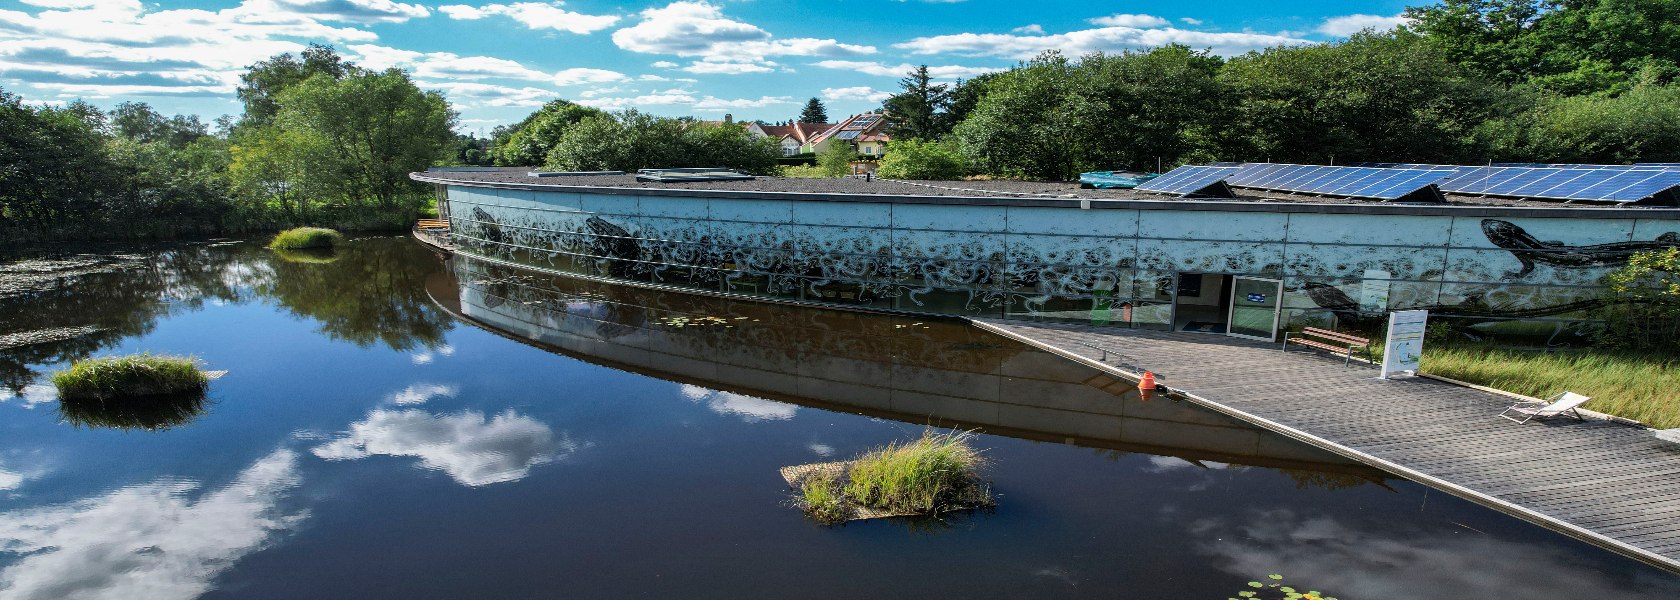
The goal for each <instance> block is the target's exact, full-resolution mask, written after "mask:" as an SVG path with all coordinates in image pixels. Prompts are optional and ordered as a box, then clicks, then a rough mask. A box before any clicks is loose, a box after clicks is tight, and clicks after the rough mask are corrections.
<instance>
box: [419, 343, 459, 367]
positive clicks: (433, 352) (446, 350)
mask: <svg viewBox="0 0 1680 600" xmlns="http://www.w3.org/2000/svg"><path fill="white" fill-rule="evenodd" d="M439 356H442V357H444V358H448V357H451V356H455V347H454V346H451V345H449V344H444V345H441V346H438V347H436V348H428V349H425V350H421V351H419V352H414V353H411V354H409V355H408V360H409V361H410V362H413V363H414V364H417V365H429V364H432V363H433V362H436V361H437V359H438V357H439Z"/></svg>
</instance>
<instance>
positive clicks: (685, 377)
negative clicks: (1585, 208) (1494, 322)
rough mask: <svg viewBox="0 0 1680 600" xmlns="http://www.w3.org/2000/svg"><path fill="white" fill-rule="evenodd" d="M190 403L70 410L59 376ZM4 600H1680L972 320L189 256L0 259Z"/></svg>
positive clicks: (461, 261) (1536, 537) (347, 265)
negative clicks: (817, 514) (812, 513)
mask: <svg viewBox="0 0 1680 600" xmlns="http://www.w3.org/2000/svg"><path fill="white" fill-rule="evenodd" d="M142 351H151V352H160V353H175V354H191V355H193V356H196V357H198V358H199V359H200V360H202V361H203V363H204V364H205V365H206V367H207V368H209V369H218V370H227V371H228V374H227V375H226V376H224V377H222V378H221V379H219V380H217V381H215V382H214V383H213V385H212V388H211V394H210V399H209V402H208V403H206V404H205V405H204V406H202V407H186V408H184V409H181V410H178V411H174V412H167V413H165V414H160V415H157V417H156V420H155V421H154V422H152V424H153V425H155V427H152V428H135V429H113V428H108V427H100V426H96V425H95V423H101V422H105V421H99V420H88V419H85V418H81V417H79V416H78V414H77V413H73V412H69V411H62V410H61V409H60V406H59V403H58V402H57V399H56V398H55V395H54V392H53V389H52V388H51V386H50V384H48V382H47V380H46V376H47V374H49V373H51V372H52V371H53V370H54V369H57V368H60V367H62V366H63V365H64V364H65V362H66V361H68V360H69V359H71V358H74V357H80V356H86V355H89V354H96V355H97V354H110V353H129V352H142ZM0 383H3V389H0V598H8V599H14V598H15V599H34V598H124V599H125V600H128V599H136V598H148V599H149V598H193V597H238V598H308V597H344V596H355V597H365V598H461V597H545V598H547V597H562V598H592V597H623V596H632V595H639V596H651V597H684V598H693V597H700V598H704V597H718V598H741V597H762V596H797V597H813V598H841V597H853V598H855V597H974V598H990V597H1011V598H1017V597H1056V598H1063V597H1102V598H1112V597H1172V598H1226V597H1231V596H1233V595H1235V593H1236V592H1237V591H1240V590H1243V589H1246V587H1245V583H1246V582H1248V581H1251V580H1254V579H1256V578H1261V577H1264V576H1265V575H1266V574H1269V573H1279V574H1282V575H1283V576H1284V577H1285V582H1287V583H1290V584H1294V585H1297V586H1300V587H1302V588H1304V589H1306V588H1310V589H1319V590H1323V591H1325V592H1328V593H1331V594H1333V595H1336V596H1338V597H1340V598H1343V599H1357V598H1443V597H1447V598H1472V597H1480V598H1577V597H1586V596H1606V597H1616V598H1674V597H1680V578H1677V577H1675V576H1673V575H1671V574H1668V573H1665V572H1663V571H1660V570H1657V569H1654V568H1651V567H1647V566H1645V565H1642V564H1640V563H1637V562H1634V561H1631V560H1628V559H1625V558H1622V557H1620V556H1618V555H1615V554H1612V553H1609V552H1607V551H1604V550H1601V549H1598V548H1596V547H1593V546H1590V545H1587V544H1584V543H1580V542H1577V541H1574V540H1572V539H1569V538H1566V537H1563V536H1560V535H1557V534H1554V533H1552V532H1549V531H1547V530H1544V529H1542V528H1540V527H1536V526H1533V525H1530V524H1527V523H1525V522H1522V521H1519V520H1516V519H1513V518H1510V517H1507V516H1504V515H1502V514H1499V513H1496V512H1493V511H1490V510H1487V509H1484V508H1481V507H1479V506H1476V505H1473V504H1470V503H1467V502H1464V501H1461V500H1458V499H1456V498H1453V497H1450V496H1447V495H1445V494H1442V493H1440V492H1436V491H1432V490H1430V489H1428V488H1426V487H1424V486H1421V485H1418V484H1415V483H1412V482H1409V481H1406V480H1402V479H1396V478H1393V477H1390V476H1387V475H1385V474H1383V473H1380V472H1377V471H1373V470H1370V469H1366V468H1363V467H1360V466H1357V465H1354V464H1351V463H1349V462H1347V461H1345V460H1341V459H1338V458H1336V457H1333V456H1329V455H1326V454H1323V453H1320V452H1317V451H1315V450H1312V449H1310V448H1306V447H1303V446H1300V445H1298V444H1294V443H1292V442H1289V441H1287V440H1284V439H1281V438H1277V437H1275V436H1271V435H1269V434H1265V433H1263V432H1261V431H1258V430H1255V429H1253V428H1250V427H1247V426H1244V425H1242V424H1240V423H1237V422H1234V421H1231V420H1229V419H1225V418H1223V417H1220V416H1218V415H1214V414H1211V413H1208V412H1205V411H1201V410H1198V409H1195V408H1193V407H1190V406H1186V405H1182V404H1176V403H1173V402H1171V401H1167V400H1160V399H1156V400H1153V401H1144V400H1143V399H1141V398H1139V397H1138V396H1137V395H1136V392H1135V390H1133V389H1132V388H1131V387H1130V386H1127V385H1125V384H1124V383H1121V382H1117V381H1115V380H1113V379H1111V378H1108V377H1106V376H1103V375H1101V374H1099V373H1097V372H1095V371H1088V370H1085V369H1084V368H1082V367H1077V366H1075V365H1072V364H1070V363H1067V362H1065V361H1060V360H1057V359H1055V358H1054V357H1051V356H1049V355H1046V354H1044V353H1042V352H1039V351H1036V350H1033V349H1030V348H1028V347H1025V346H1022V345H1020V344H1016V343H1014V342H1010V341H1007V340H1004V339H1001V338H997V337H994V336H991V335H988V334H985V333H983V332H979V331H977V330H974V329H973V328H971V327H968V326H966V325H964V324H962V323H960V322H954V321H932V320H927V319H912V318H905V317H898V316H882V315H868V314H861V313H850V312H838V311H827V310H816V309H810V308H798V307H786V306H776V305H770V304H762V303H753V302H739V301H730V300H723V299H715V298H704V297H698V296H691V295H685V294H676V293H664V292H656V291H649V290H639V289H631V288H624V287H615V286H610V285H603V284H597V283H590V282H582V281H577V280H569V279H564V278H553V277H547V276H539V275H534V274H531V273H525V272H520V271H513V270H509V269H505V268H501V267H495V266H491V265H487V264H484V263H480V262H477V261H472V260H469V259H465V258H459V257H457V258H454V259H442V258H440V257H438V256H437V255H435V254H433V253H431V252H430V251H429V250H427V249H425V248H423V247H421V246H420V245H418V244H416V243H415V242H413V241H412V240H410V239H407V238H368V239H359V240H355V241H353V242H352V243H350V244H349V245H348V246H347V247H346V248H344V249H342V250H340V251H338V252H337V253H335V254H331V255H286V256H281V255H277V254H275V253H273V252H271V251H269V250H266V249H263V248H261V247H259V246H257V245H254V244H246V243H221V244H191V245H181V246H172V247H168V248H157V249H146V250H139V251H134V252H131V253H125V254H105V255H100V256H95V257H89V256H80V257H58V258H42V259H36V260H29V261H23V262H15V263H12V264H9V265H5V266H3V267H0ZM930 425H933V426H944V427H965V428H978V429H981V430H983V431H984V432H985V433H984V434H982V435H980V436H979V438H978V439H979V445H980V447H982V448H985V449H986V452H987V454H988V456H989V457H990V458H991V460H992V463H993V466H992V467H991V469H990V470H989V471H988V473H987V476H988V478H989V479H990V480H991V481H992V484H993V489H994V490H995V491H996V493H997V494H998V506H997V507H996V508H995V509H994V510H991V511H987V512H980V513H974V514H967V515H959V516H955V517H949V518H946V519H944V520H942V521H928V520H908V521H907V520H880V521H866V522H853V523H851V524H848V525H845V526H840V527H823V526H819V525H816V524H814V523H812V522H810V521H808V520H807V519H806V518H805V517H804V516H803V515H801V514H800V513H799V512H798V511H797V510H795V509H793V508H790V507H789V506H788V505H787V499H788V490H787V489H786V485H785V483H784V482H783V481H782V480H781V478H780V477H779V475H778V474H777V469H778V468H779V467H782V466H785V465H796V464H803V463H810V462H821V461H827V460H839V459H842V458H845V457H848V456H850V455H853V454H856V453H858V452H860V451H863V450H865V449H867V448H870V447H872V446H876V445H880V444H884V443H886V442H889V441H893V440H903V439H907V438H910V437H913V436H916V435H919V434H920V433H921V432H922V431H923V430H924V429H925V428H927V427H928V426H930Z"/></svg>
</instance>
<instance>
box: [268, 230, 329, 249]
mask: <svg viewBox="0 0 1680 600" xmlns="http://www.w3.org/2000/svg"><path fill="white" fill-rule="evenodd" d="M342 243H344V235H343V234H340V233H339V232H337V231H333V230H331V229H326V228H324V227H298V228H295V229H287V230H285V231H282V232H280V233H279V235H276V236H274V241H271V242H269V243H268V247H270V248H274V249H276V250H303V249H306V248H332V247H334V246H337V245H339V244H342Z"/></svg>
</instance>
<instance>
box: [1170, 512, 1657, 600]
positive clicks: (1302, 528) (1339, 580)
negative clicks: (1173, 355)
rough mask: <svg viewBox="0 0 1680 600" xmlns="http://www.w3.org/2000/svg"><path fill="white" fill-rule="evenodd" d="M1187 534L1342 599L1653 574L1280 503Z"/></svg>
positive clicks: (1539, 593) (1567, 587)
mask: <svg viewBox="0 0 1680 600" xmlns="http://www.w3.org/2000/svg"><path fill="white" fill-rule="evenodd" d="M1191 533H1192V535H1193V536H1194V537H1195V538H1196V539H1197V540H1198V541H1197V542H1196V544H1197V547H1198V549H1199V550H1200V551H1202V552H1204V553H1207V554H1210V555H1213V556H1216V557H1218V558H1217V562H1216V564H1217V565H1218V566H1219V568H1221V569H1223V570H1224V571H1226V572H1228V573H1231V574H1232V575H1237V576H1240V577H1255V576H1258V575H1262V574H1266V573H1282V574H1284V576H1285V577H1286V581H1289V582H1291V583H1292V584H1294V585H1296V586H1298V587H1310V588H1312V589H1318V590H1323V591H1324V592H1326V593H1329V594H1331V595H1334V596H1338V597H1342V598H1523V597H1534V598H1538V597H1545V598H1591V597H1602V598H1624V597H1646V596H1645V595H1644V594H1640V593H1638V592H1640V591H1641V590H1653V589H1658V587H1657V586H1656V585H1655V584H1657V583H1658V582H1656V581H1655V580H1654V576H1653V575H1646V574H1644V573H1641V575H1640V576H1638V577H1635V578H1634V579H1633V580H1628V579H1626V578H1625V577H1622V576H1619V575H1618V576H1611V575H1607V574H1603V573H1599V572H1595V571H1593V570H1591V569H1589V568H1583V567H1582V566H1581V564H1580V562H1581V561H1580V560H1579V559H1578V558H1576V557H1575V556H1573V555H1574V554H1575V553H1577V552H1579V551H1580V550H1581V548H1579V547H1576V548H1570V547H1569V546H1568V545H1557V546H1541V545H1536V544H1526V543H1517V542H1512V541H1506V540H1501V539H1498V538H1495V537H1492V536H1489V535H1484V534H1481V533H1477V532H1473V531H1469V530H1466V531H1464V532H1462V533H1458V534H1448V533H1443V532H1421V531H1417V530H1413V529H1408V528H1405V527H1403V526H1401V527H1400V528H1399V530H1395V531H1368V530H1361V529H1357V528H1354V527H1349V526H1347V525H1344V524H1343V523H1342V522H1340V521H1338V520H1336V519H1334V518H1331V517H1324V516H1317V517H1309V516H1302V515H1297V514H1295V513H1294V512H1292V511H1289V510H1281V509H1280V510H1269V511H1255V512H1253V513H1251V514H1250V515H1249V517H1248V519H1247V520H1246V521H1242V522H1238V523H1232V522H1227V521H1225V520H1222V519H1221V520H1213V519H1208V520H1202V521H1197V522H1195V523H1193V524H1192V526H1191ZM1423 574H1427V576H1424V575H1423ZM1661 587H1664V588H1666V587H1669V586H1667V585H1664V586H1661Z"/></svg>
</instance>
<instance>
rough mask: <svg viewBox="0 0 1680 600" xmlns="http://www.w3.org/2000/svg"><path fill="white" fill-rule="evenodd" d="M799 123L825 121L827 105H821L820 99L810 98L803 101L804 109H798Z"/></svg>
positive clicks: (826, 118)
mask: <svg viewBox="0 0 1680 600" xmlns="http://www.w3.org/2000/svg"><path fill="white" fill-rule="evenodd" d="M799 122H800V123H827V122H828V107H826V106H823V103H822V100H818V99H816V98H812V99H810V100H806V101H805V109H804V110H801V111H799Z"/></svg>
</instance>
